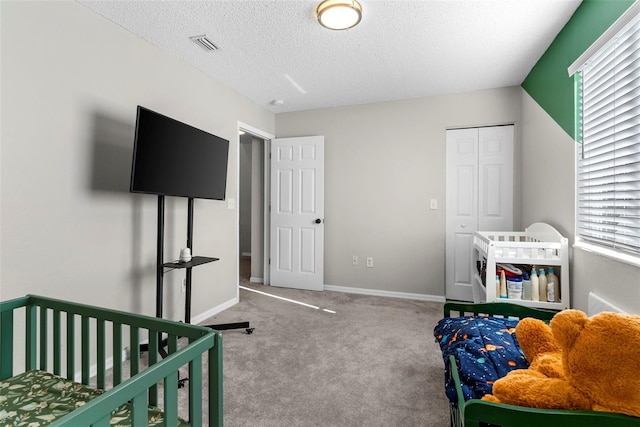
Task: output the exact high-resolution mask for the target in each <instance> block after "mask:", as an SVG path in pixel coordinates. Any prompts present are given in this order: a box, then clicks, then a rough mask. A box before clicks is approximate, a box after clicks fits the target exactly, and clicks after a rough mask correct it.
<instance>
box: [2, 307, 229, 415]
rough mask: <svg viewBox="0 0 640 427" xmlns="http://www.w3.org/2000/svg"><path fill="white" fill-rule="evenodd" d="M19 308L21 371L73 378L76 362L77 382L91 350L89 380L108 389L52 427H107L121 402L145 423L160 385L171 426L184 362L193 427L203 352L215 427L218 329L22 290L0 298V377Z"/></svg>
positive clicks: (9, 359) (5, 374) (9, 363)
mask: <svg viewBox="0 0 640 427" xmlns="http://www.w3.org/2000/svg"><path fill="white" fill-rule="evenodd" d="M19 311H24V316H25V322H24V331H23V333H24V346H25V348H24V356H25V363H24V365H25V370H31V369H40V370H43V371H48V372H52V373H53V374H56V375H59V376H66V378H67V379H69V380H74V379H75V376H76V369H77V366H76V365H77V362H79V364H80V376H81V381H80V382H82V383H83V384H85V385H89V384H90V382H91V380H92V378H91V377H92V375H91V367H92V355H93V356H94V359H93V360H94V362H95V363H94V366H95V369H96V373H95V385H96V387H97V388H100V389H104V390H107V391H106V392H105V393H104V394H102V395H101V396H99V397H97V398H95V399H93V400H91V401H90V402H88V403H87V404H85V405H84V406H82V407H80V408H77V409H75V410H74V411H72V412H71V413H69V414H67V415H65V416H64V417H62V418H60V419H59V420H57V421H55V422H54V423H52V424H50V425H51V426H85V425H87V426H88V425H91V426H97V427H102V426H105V427H106V426H109V425H110V423H109V422H110V414H111V411H113V410H115V409H117V408H118V407H120V406H121V405H123V404H125V403H128V402H130V403H131V404H132V408H133V420H132V421H133V425H134V426H136V427H137V426H146V425H147V422H148V420H147V407H148V405H152V406H157V405H158V385H159V384H160V383H162V384H163V392H164V400H163V403H164V417H165V421H166V425H176V424H177V422H178V370H179V368H181V367H182V366H185V365H188V370H189V381H188V392H189V420H188V421H189V423H190V425H192V426H200V425H202V424H203V412H205V411H204V409H205V408H203V407H202V397H203V396H202V393H203V390H204V387H203V385H204V383H203V378H202V377H203V365H202V360H203V357H202V356H203V354H205V353H206V354H208V357H207V358H206V360H207V369H208V376H207V378H206V380H207V383H208V393H209V395H208V398H209V407H208V408H207V409H208V410H207V411H206V412H207V414H208V421H209V425H210V426H222V424H223V415H222V404H223V402H222V336H221V335H220V333H219V332H217V331H214V330H211V329H209V328H205V327H201V326H197V325H190V324H184V323H179V322H173V321H168V320H163V319H158V318H155V317H149V316H144V315H138V314H132V313H126V312H122V311H117V310H110V309H105V308H100V307H94V306H90V305H85V304H78V303H71V302H67V301H62V300H56V299H52V298H45V297H41V296H35V295H27V296H25V297H21V298H17V299H13V300H9V301H5V302H1V303H0V380H4V379H7V378H9V377H11V376H13V375H14V374H15V373H14V341H15V340H16V338H17V335H18V334H16V333H15V331H14V328H15V326H16V325H15V323H16V322H15V321H14V320H15V316H16V314H17V313H16V312H19ZM63 318H64V319H65V321H64V323H65V325H64V327H63V321H62V319H63ZM77 326H79V332H78V330H77ZM108 331H110V332H111V335H112V337H111V340H107V335H108ZM126 332H128V335H129V340H128V349H129V352H130V353H129V354H130V356H129V360H130V371H129V378H127V379H124V373H123V372H122V364H123V362H124V360H123V353H124V352H125V347H127V345H125V344H124V338H125V336H126ZM144 333H146V335H147V337H148V340H149V342H148V344H149V345H148V347H149V355H148V367H147V368H145V369H141V366H140V344H141V342H140V337H141V335H143V334H144ZM78 335H79V339H77V338H78ZM162 336H166V340H167V347H168V353H169V354H168V356H167V357H165V358H160V357H158V356H159V337H162ZM180 337H184V338H187V339H188V345H186V346H184V347H183V348H178V338H180ZM107 341H110V342H107ZM63 347H64V348H66V351H63ZM78 354H79V360H78ZM50 355H52V358H50V357H49V356H50ZM108 357H112V360H113V363H112V365H113V369H112V383H111V384H107V358H108ZM63 362H66V363H63ZM63 366H64V367H65V369H64V375H63Z"/></svg>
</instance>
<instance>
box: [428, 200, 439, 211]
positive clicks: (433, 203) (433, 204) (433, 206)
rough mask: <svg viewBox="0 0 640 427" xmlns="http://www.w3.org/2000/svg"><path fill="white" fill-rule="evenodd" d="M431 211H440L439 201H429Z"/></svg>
mask: <svg viewBox="0 0 640 427" xmlns="http://www.w3.org/2000/svg"><path fill="white" fill-rule="evenodd" d="M429 209H438V199H431V200H429Z"/></svg>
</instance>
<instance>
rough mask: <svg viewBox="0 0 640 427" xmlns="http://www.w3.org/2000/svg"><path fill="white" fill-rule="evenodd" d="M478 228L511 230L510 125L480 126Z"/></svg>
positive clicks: (483, 229)
mask: <svg viewBox="0 0 640 427" xmlns="http://www.w3.org/2000/svg"><path fill="white" fill-rule="evenodd" d="M478 142H479V149H478V174H479V179H478V202H479V203H478V230H479V231H512V230H513V126H496V127H489V128H480V129H479V138H478Z"/></svg>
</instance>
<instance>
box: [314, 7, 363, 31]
mask: <svg viewBox="0 0 640 427" xmlns="http://www.w3.org/2000/svg"><path fill="white" fill-rule="evenodd" d="M317 14H318V22H319V23H320V25H322V26H323V27H325V28H328V29H330V30H348V29H349V28H353V27H355V26H356V25H358V23H359V22H360V20H361V19H362V6H361V5H360V3H358V2H357V1H356V0H324V1H323V2H322V3H320V5H318V9H317Z"/></svg>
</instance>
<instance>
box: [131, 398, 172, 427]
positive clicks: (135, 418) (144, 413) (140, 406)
mask: <svg viewBox="0 0 640 427" xmlns="http://www.w3.org/2000/svg"><path fill="white" fill-rule="evenodd" d="M148 406H149V404H148V403H147V393H144V392H143V393H140V394H138V395H137V396H135V397H134V398H133V399H132V401H131V408H132V410H133V413H132V414H131V421H132V422H131V425H132V426H135V427H137V426H146V425H148V423H149V412H148V411H149V409H148ZM177 421H178V420H176V423H177ZM165 425H175V424H165Z"/></svg>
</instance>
